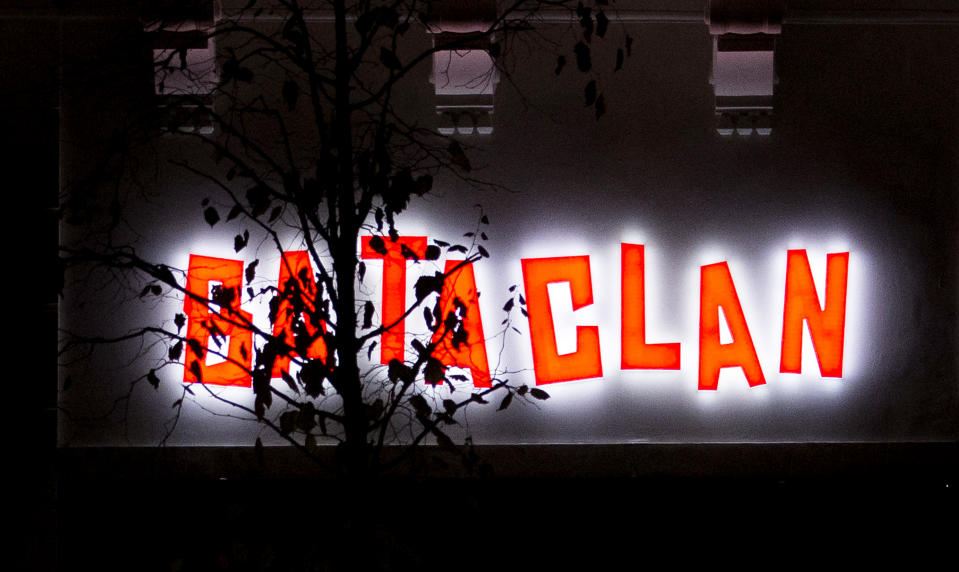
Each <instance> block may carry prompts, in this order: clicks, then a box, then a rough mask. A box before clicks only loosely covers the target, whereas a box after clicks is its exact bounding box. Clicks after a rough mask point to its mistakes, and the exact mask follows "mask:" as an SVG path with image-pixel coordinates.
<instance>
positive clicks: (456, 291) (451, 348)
mask: <svg viewBox="0 0 959 572" xmlns="http://www.w3.org/2000/svg"><path fill="white" fill-rule="evenodd" d="M458 264H461V261H458V260H447V261H446V274H448V276H447V277H446V281H445V282H444V283H443V294H442V295H441V296H440V312H441V313H440V315H441V316H443V317H444V318H445V317H446V316H447V315H448V314H449V313H450V312H455V311H456V306H457V305H458V304H457V303H456V301H459V302H460V303H461V304H462V306H461V308H462V309H461V311H462V312H464V313H463V314H462V318H463V328H464V329H465V330H466V341H465V342H463V343H461V344H459V347H456V345H454V344H453V332H450V331H447V330H446V328H445V327H444V326H443V325H442V324H441V325H440V327H439V329H437V330H436V332H435V333H434V334H433V339H432V343H434V344H436V349H435V350H434V351H433V355H434V356H435V357H436V359H438V360H440V361H441V362H442V363H443V365H455V366H460V367H468V368H469V369H470V374H472V376H473V386H474V387H490V374H489V361H488V360H487V358H486V337H485V336H484V335H483V319H482V317H481V316H480V309H479V299H478V296H479V294H478V293H477V291H476V278H475V277H474V275H473V265H472V264H467V265H465V266H463V267H462V268H460V269H458V270H454V269H455V268H456V266H457V265H458ZM441 336H442V341H441V340H440V338H441Z"/></svg>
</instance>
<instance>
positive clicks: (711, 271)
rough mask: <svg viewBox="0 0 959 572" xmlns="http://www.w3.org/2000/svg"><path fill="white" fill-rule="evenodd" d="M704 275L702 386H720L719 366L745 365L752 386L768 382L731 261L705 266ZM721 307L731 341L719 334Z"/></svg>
mask: <svg viewBox="0 0 959 572" xmlns="http://www.w3.org/2000/svg"><path fill="white" fill-rule="evenodd" d="M700 275H701V283H700V290H699V389H716V388H717V387H718V386H719V370H721V369H722V368H724V367H741V368H742V369H743V373H745V374H746V381H747V382H749V386H750V387H755V386H757V385H762V384H764V383H766V378H765V377H764V376H763V370H762V366H760V365H759V357H758V356H757V355H756V348H755V346H753V339H752V336H750V335H749V327H748V326H747V325H746V316H745V315H744V314H743V307H742V305H741V304H740V303H739V295H738V294H737V293H736V286H735V285H734V284H733V277H732V275H731V274H730V273H729V265H728V264H727V263H725V262H719V263H717V264H709V265H707V266H703V267H702V268H701V270H700ZM720 307H722V309H723V313H724V314H725V315H726V324H727V325H728V326H729V331H730V333H731V334H732V337H733V341H732V343H729V344H723V343H721V342H720V338H719V308H720Z"/></svg>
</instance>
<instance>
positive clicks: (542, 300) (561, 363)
mask: <svg viewBox="0 0 959 572" xmlns="http://www.w3.org/2000/svg"><path fill="white" fill-rule="evenodd" d="M522 265H523V283H524V284H525V285H526V307H527V310H528V312H529V328H530V337H531V342H532V346H533V369H534V370H535V376H536V383H537V384H544V383H555V382H557V381H571V380H574V379H586V378H589V377H601V376H602V375H603V367H602V363H601V361H600V354H599V328H598V327H596V326H576V351H575V352H573V353H571V354H566V355H559V352H558V350H557V348H556V332H555V330H554V327H553V312H552V308H550V304H549V290H548V289H547V284H550V283H552V282H569V288H570V294H571V295H572V299H573V310H577V309H579V308H582V307H583V306H587V305H589V304H592V303H593V287H592V280H591V278H590V273H589V257H588V256H567V257H559V258H524V259H523V261H522Z"/></svg>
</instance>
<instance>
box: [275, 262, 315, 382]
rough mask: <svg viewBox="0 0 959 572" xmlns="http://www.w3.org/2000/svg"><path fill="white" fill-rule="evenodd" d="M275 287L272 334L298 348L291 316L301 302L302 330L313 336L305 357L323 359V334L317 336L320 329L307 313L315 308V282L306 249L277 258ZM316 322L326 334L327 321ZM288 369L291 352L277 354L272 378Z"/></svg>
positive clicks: (292, 316)
mask: <svg viewBox="0 0 959 572" xmlns="http://www.w3.org/2000/svg"><path fill="white" fill-rule="evenodd" d="M276 287H277V290H278V291H279V292H278V295H279V296H280V299H281V300H280V306H279V309H278V310H277V313H276V320H275V321H274V322H273V335H274V336H277V337H279V338H282V339H283V342H284V343H285V344H286V345H288V346H290V347H297V343H296V336H295V335H294V333H293V318H294V312H295V311H296V309H297V306H300V304H302V306H300V312H301V313H302V314H303V325H304V326H305V330H306V332H305V333H306V335H307V336H309V337H310V338H313V336H316V338H315V339H313V341H312V342H311V343H310V345H309V347H308V348H307V349H306V356H305V357H307V358H309V359H319V360H323V361H324V362H325V361H326V344H325V343H324V342H323V337H322V335H319V336H317V331H318V330H319V328H317V327H316V325H315V324H313V323H312V322H311V318H310V316H309V315H310V314H311V313H312V312H315V311H316V306H315V304H316V283H315V282H314V278H313V266H312V265H311V264H310V257H309V254H308V253H307V252H306V251H305V250H295V251H291V252H284V253H283V259H282V260H281V261H280V277H279V279H278V280H277V286H276ZM319 325H320V328H322V330H323V332H324V333H325V332H326V324H324V323H322V322H320V324H319ZM301 335H302V334H301ZM301 343H302V342H301ZM289 371H290V355H289V354H284V355H280V356H277V358H276V361H274V362H273V372H272V374H271V377H280V375H281V372H289Z"/></svg>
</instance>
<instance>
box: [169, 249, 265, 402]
mask: <svg viewBox="0 0 959 572" xmlns="http://www.w3.org/2000/svg"><path fill="white" fill-rule="evenodd" d="M210 282H219V283H220V285H219V288H218V291H217V292H216V295H214V296H213V300H214V301H215V302H217V303H219V305H220V311H219V313H216V314H214V313H212V312H210V310H209V308H208V307H207V305H206V304H204V303H203V302H202V300H207V299H209V298H210ZM242 286H243V262H242V261H240V260H226V259H223V258H210V257H207V256H196V255H193V254H191V255H190V267H189V269H188V270H187V278H186V290H187V292H188V293H189V294H187V296H186V300H185V301H184V304H183V311H184V313H185V314H186V315H187V327H186V330H187V339H188V340H193V341H194V342H195V343H196V344H197V345H199V347H200V348H202V350H201V352H200V353H199V354H198V353H197V352H195V351H194V350H193V347H192V346H193V345H194V344H187V353H186V360H185V362H184V363H185V364H186V367H185V368H183V381H185V382H197V381H202V382H203V383H208V384H211V385H239V386H242V387H251V385H252V381H251V378H250V365H251V363H252V356H253V351H252V350H253V347H252V341H253V334H252V333H251V332H250V330H249V329H248V328H245V327H243V325H242V324H248V323H249V322H250V320H251V319H252V316H251V315H250V314H249V313H248V312H244V311H243V310H241V309H240V292H241V289H242ZM190 294H192V295H194V296H195V297H196V298H197V299H194V297H192V296H190ZM211 335H215V338H216V339H222V338H224V337H227V338H229V340H230V342H229V345H228V346H227V353H226V360H225V361H223V362H221V363H218V364H214V365H206V353H207V352H208V343H209V341H210V336H211Z"/></svg>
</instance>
